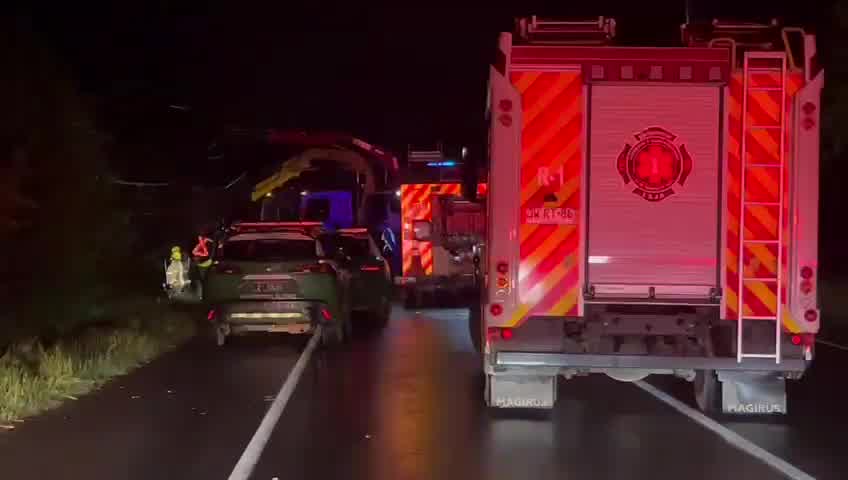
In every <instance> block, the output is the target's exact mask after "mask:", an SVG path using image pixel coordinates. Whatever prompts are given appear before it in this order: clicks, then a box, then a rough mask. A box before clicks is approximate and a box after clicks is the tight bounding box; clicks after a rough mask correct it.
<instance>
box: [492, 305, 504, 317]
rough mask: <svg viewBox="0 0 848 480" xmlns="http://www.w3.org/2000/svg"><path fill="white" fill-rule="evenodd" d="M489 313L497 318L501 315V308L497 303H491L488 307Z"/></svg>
mask: <svg viewBox="0 0 848 480" xmlns="http://www.w3.org/2000/svg"><path fill="white" fill-rule="evenodd" d="M489 311H490V312H491V313H492V315H494V316H496V317H497V316H498V315H500V314H502V313H503V307H502V306H501V305H500V304H499V303H493V304H492V306H491V307H489Z"/></svg>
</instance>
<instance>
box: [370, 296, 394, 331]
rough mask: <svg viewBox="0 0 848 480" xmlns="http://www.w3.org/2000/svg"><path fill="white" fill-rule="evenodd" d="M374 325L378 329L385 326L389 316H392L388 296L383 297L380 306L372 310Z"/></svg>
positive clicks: (390, 302)
mask: <svg viewBox="0 0 848 480" xmlns="http://www.w3.org/2000/svg"><path fill="white" fill-rule="evenodd" d="M373 315H374V320H375V325H376V327H377V328H379V329H383V328H386V326H387V325H388V324H389V318H391V316H392V301H391V299H389V298H388V297H385V298H383V300H382V302H381V304H380V306H379V307H378V308H377V310H376V311H375V312H374V314H373Z"/></svg>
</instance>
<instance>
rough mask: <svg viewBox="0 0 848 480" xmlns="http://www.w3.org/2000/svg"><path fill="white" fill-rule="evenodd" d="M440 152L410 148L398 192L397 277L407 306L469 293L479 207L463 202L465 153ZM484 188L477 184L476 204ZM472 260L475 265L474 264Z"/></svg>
mask: <svg viewBox="0 0 848 480" xmlns="http://www.w3.org/2000/svg"><path fill="white" fill-rule="evenodd" d="M454 153H455V154H456V155H450V153H446V151H445V148H444V147H443V146H442V144H438V145H436V146H435V148H417V149H416V148H413V147H410V148H409V149H408V153H407V167H406V170H405V172H404V174H403V182H402V184H401V189H400V197H401V224H402V225H401V236H402V256H403V276H402V277H401V279H400V281H401V283H402V284H403V285H404V291H405V292H404V293H405V299H406V304H407V306H419V305H422V304H432V303H434V302H433V301H430V302H427V301H426V300H425V299H431V300H432V299H433V297H434V295H436V294H438V293H448V292H449V293H451V294H457V293H459V294H461V293H462V292H473V291H474V285H475V283H476V282H475V280H474V271H475V265H477V262H479V258H480V253H479V251H480V250H479V249H480V246H481V245H482V244H483V242H484V240H485V227H486V223H485V210H484V209H483V206H482V203H480V202H476V201H475V202H471V201H469V200H467V199H465V198H464V197H465V196H464V195H463V191H462V179H463V171H464V170H463V169H464V168H466V165H465V164H464V157H465V149H464V148H461V149H459V150H458V151H457V152H454ZM485 195H486V184H485V183H479V184H478V185H477V197H478V199H482V198H485ZM475 259H477V262H475Z"/></svg>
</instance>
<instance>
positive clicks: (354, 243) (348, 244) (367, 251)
mask: <svg viewBox="0 0 848 480" xmlns="http://www.w3.org/2000/svg"><path fill="white" fill-rule="evenodd" d="M339 243H340V244H341V247H342V248H343V249H344V251H345V253H347V254H348V255H350V256H351V257H352V258H362V257H370V256H371V245H370V244H369V242H368V238H356V237H346V236H341V237H340V238H339Z"/></svg>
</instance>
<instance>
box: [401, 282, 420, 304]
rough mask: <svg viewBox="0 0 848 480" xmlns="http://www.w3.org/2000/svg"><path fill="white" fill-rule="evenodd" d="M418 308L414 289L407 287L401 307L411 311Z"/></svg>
mask: <svg viewBox="0 0 848 480" xmlns="http://www.w3.org/2000/svg"><path fill="white" fill-rule="evenodd" d="M417 306H418V295H417V294H416V292H415V289H414V288H412V287H407V288H406V291H405V295H404V299H403V307H404V308H406V309H412V308H415V307H417Z"/></svg>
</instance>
